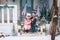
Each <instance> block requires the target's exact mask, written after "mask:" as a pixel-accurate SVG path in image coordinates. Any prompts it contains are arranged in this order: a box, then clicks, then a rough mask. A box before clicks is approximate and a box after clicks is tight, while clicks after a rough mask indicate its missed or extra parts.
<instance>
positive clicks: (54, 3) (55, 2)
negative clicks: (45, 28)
mask: <svg viewBox="0 0 60 40" xmlns="http://www.w3.org/2000/svg"><path fill="white" fill-rule="evenodd" d="M54 15H56V16H57V19H56V18H53V16H54ZM51 17H52V18H51V21H52V25H51V26H50V27H51V29H53V30H51V31H52V33H51V40H55V32H56V27H57V24H58V7H57V0H53V5H52V8H51ZM54 20H55V21H54ZM53 31H54V32H53Z"/></svg>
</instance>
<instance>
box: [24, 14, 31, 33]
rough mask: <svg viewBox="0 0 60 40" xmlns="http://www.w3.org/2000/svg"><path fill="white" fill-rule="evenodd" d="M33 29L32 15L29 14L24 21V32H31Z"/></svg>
mask: <svg viewBox="0 0 60 40" xmlns="http://www.w3.org/2000/svg"><path fill="white" fill-rule="evenodd" d="M30 29H31V14H27V15H26V18H25V19H24V31H25V32H29V31H30Z"/></svg>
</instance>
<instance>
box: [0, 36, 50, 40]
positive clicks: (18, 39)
mask: <svg viewBox="0 0 60 40" xmlns="http://www.w3.org/2000/svg"><path fill="white" fill-rule="evenodd" d="M0 40H50V36H49V35H48V36H38V37H37V36H35V37H33V36H32V37H25V36H9V37H5V38H0Z"/></svg>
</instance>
